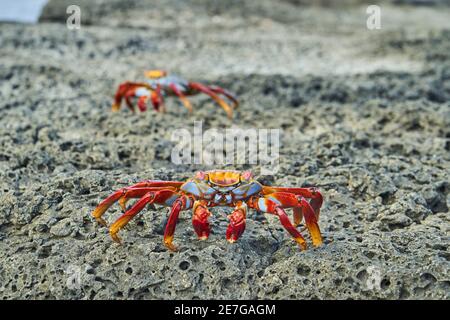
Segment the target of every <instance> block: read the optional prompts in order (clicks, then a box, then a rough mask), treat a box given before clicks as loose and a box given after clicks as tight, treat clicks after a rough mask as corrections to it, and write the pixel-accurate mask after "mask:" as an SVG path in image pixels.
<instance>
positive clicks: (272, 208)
mask: <svg viewBox="0 0 450 320" xmlns="http://www.w3.org/2000/svg"><path fill="white" fill-rule="evenodd" d="M252 207H253V208H255V209H256V210H259V211H262V212H267V213H271V214H274V215H276V216H278V218H279V219H280V222H281V224H282V225H283V227H284V228H285V229H286V231H287V232H289V233H290V235H291V236H292V237H293V238H294V240H295V241H296V242H297V244H298V245H299V246H300V248H301V249H302V250H306V247H307V246H306V241H305V238H303V236H302V235H301V233H300V232H299V231H298V230H297V229H295V227H294V226H293V225H292V223H291V222H290V221H289V218H288V216H287V214H286V211H284V209H283V208H282V205H281V204H280V202H279V201H278V200H276V199H274V200H272V199H270V198H267V197H264V198H256V199H254V200H253V202H252Z"/></svg>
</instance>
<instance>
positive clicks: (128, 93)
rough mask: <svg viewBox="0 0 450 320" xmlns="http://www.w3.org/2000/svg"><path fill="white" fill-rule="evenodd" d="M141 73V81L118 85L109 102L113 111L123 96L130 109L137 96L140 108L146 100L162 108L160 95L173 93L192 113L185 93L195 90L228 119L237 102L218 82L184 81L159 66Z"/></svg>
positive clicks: (141, 108) (145, 108)
mask: <svg viewBox="0 0 450 320" xmlns="http://www.w3.org/2000/svg"><path fill="white" fill-rule="evenodd" d="M144 74H145V76H146V78H147V80H146V81H145V82H130V81H126V82H123V83H122V84H120V85H119V87H118V89H117V91H116V94H115V98H114V103H113V105H112V110H113V111H118V110H119V109H120V106H121V104H122V100H125V103H126V105H127V106H128V108H129V109H130V110H131V111H133V112H134V109H135V107H134V105H133V101H132V99H133V98H137V106H138V108H139V110H140V111H145V110H147V102H148V100H150V101H151V103H152V105H153V108H154V109H155V110H156V111H159V112H164V111H165V106H164V97H166V96H176V97H178V98H179V99H180V100H181V102H182V103H183V105H184V106H185V107H186V109H187V110H188V111H189V113H192V110H193V108H192V104H191V102H190V101H189V100H188V98H187V96H192V95H196V94H199V93H204V94H207V95H208V96H210V97H211V98H212V99H213V100H214V101H215V102H217V104H218V105H219V106H221V107H222V109H224V110H225V112H226V113H227V116H228V118H230V119H231V118H232V117H233V109H235V108H237V106H238V105H239V103H238V101H237V99H236V98H235V97H234V95H233V94H231V93H230V92H228V91H227V90H225V89H223V88H221V87H218V86H207V85H204V84H201V83H199V82H191V81H187V80H185V79H183V78H180V77H178V76H176V75H168V74H167V73H166V72H165V71H163V70H149V71H146V72H145V73H144ZM220 95H222V96H225V97H226V98H227V99H228V100H230V101H231V102H232V106H230V105H229V104H228V103H227V102H225V100H224V99H222V98H221V97H220Z"/></svg>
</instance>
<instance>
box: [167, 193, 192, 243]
mask: <svg viewBox="0 0 450 320" xmlns="http://www.w3.org/2000/svg"><path fill="white" fill-rule="evenodd" d="M192 205H193V200H192V199H190V198H188V197H187V196H181V197H179V198H178V199H177V200H175V202H174V203H173V205H172V209H171V210H170V215H169V219H168V221H167V225H166V230H165V231H164V244H165V246H166V247H167V248H168V249H169V250H171V251H177V247H175V246H174V245H173V243H172V242H173V234H174V233H175V228H176V225H177V222H178V216H179V214H180V211H181V210H185V209H189V208H192Z"/></svg>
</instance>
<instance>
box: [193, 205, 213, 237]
mask: <svg viewBox="0 0 450 320" xmlns="http://www.w3.org/2000/svg"><path fill="white" fill-rule="evenodd" d="M210 216H211V212H209V211H208V209H206V207H204V206H203V205H202V204H200V203H196V204H194V215H193V216H192V226H193V227H194V231H195V233H196V234H197V236H198V238H199V240H206V239H208V237H209V233H210V230H211V228H210V226H209V222H208V218H209V217H210Z"/></svg>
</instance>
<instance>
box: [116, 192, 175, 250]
mask: <svg viewBox="0 0 450 320" xmlns="http://www.w3.org/2000/svg"><path fill="white" fill-rule="evenodd" d="M176 195H177V194H176V193H175V192H173V191H171V190H159V191H150V192H147V193H145V194H144V196H142V197H141V198H140V199H139V200H138V201H137V202H136V203H135V204H134V205H133V206H132V207H131V208H130V210H127V211H126V212H125V213H124V214H122V215H121V216H120V217H119V218H118V219H117V220H116V221H115V222H114V223H113V224H112V225H111V227H110V228H109V234H110V235H111V238H112V239H113V240H114V241H116V242H117V243H120V238H119V236H117V233H118V232H119V230H120V229H122V228H123V227H124V226H125V225H126V224H127V223H128V222H129V221H130V220H131V219H132V218H133V217H134V216H135V215H137V214H138V213H139V212H141V211H142V209H144V207H145V206H146V205H147V204H148V203H160V204H163V203H164V202H165V201H166V200H167V199H169V198H171V197H173V196H176Z"/></svg>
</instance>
